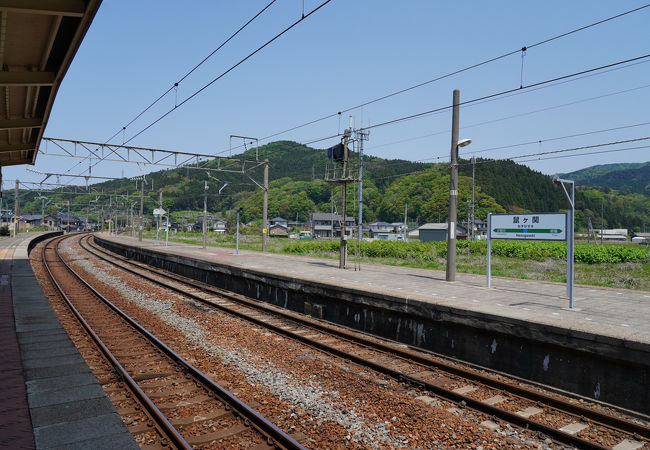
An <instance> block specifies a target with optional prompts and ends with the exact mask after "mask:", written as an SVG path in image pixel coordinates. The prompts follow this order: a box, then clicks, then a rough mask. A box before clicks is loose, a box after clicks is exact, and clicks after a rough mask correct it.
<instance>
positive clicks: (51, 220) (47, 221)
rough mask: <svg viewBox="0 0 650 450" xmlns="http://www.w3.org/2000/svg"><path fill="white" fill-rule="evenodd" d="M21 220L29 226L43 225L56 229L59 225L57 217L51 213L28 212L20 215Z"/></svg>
mask: <svg viewBox="0 0 650 450" xmlns="http://www.w3.org/2000/svg"><path fill="white" fill-rule="evenodd" d="M21 220H22V221H23V222H25V223H27V224H28V225H29V226H30V227H40V226H41V224H43V226H45V227H47V228H49V229H50V230H54V229H57V228H58V227H59V218H58V217H57V216H53V215H51V214H46V215H45V216H43V215H42V214H28V215H25V216H23V217H22V219H21Z"/></svg>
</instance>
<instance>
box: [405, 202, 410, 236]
mask: <svg viewBox="0 0 650 450" xmlns="http://www.w3.org/2000/svg"><path fill="white" fill-rule="evenodd" d="M408 215H409V204H408V203H404V240H406V228H407V225H406V222H407V220H408Z"/></svg>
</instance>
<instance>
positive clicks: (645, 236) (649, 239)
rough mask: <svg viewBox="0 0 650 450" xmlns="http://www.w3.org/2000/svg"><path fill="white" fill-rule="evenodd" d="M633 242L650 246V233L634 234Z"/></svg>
mask: <svg viewBox="0 0 650 450" xmlns="http://www.w3.org/2000/svg"><path fill="white" fill-rule="evenodd" d="M632 242H638V243H639V244H650V233H632Z"/></svg>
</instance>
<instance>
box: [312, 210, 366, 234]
mask: <svg viewBox="0 0 650 450" xmlns="http://www.w3.org/2000/svg"><path fill="white" fill-rule="evenodd" d="M311 223H312V226H313V237H314V238H331V237H337V236H338V237H340V236H341V215H340V214H332V213H313V214H312V215H311ZM355 224H356V220H355V219H354V217H350V216H346V218H345V235H346V236H348V237H351V236H352V233H353V231H354V228H355Z"/></svg>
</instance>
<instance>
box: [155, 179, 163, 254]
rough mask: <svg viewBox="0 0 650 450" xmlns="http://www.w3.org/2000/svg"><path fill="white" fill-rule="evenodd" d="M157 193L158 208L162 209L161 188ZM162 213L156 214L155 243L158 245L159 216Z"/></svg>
mask: <svg viewBox="0 0 650 450" xmlns="http://www.w3.org/2000/svg"><path fill="white" fill-rule="evenodd" d="M158 194H160V195H159V200H158V208H159V209H162V189H159V190H158ZM161 215H162V214H158V215H157V216H156V245H158V233H159V232H160V216H161Z"/></svg>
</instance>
